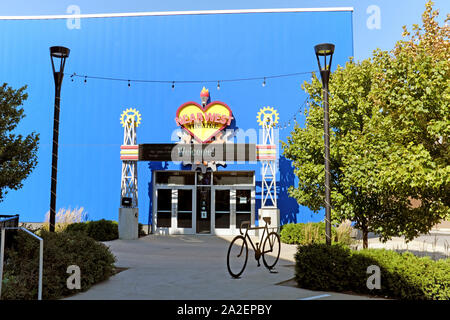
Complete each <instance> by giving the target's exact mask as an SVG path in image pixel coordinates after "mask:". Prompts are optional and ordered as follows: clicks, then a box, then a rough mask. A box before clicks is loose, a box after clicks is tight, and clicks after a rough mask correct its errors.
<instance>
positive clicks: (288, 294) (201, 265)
mask: <svg viewBox="0 0 450 320" xmlns="http://www.w3.org/2000/svg"><path fill="white" fill-rule="evenodd" d="M231 239H232V237H216V236H208V235H193V236H191V235H179V236H159V235H149V236H146V237H143V238H140V239H138V240H128V241H127V240H115V241H110V242H106V244H107V245H108V246H109V247H110V248H111V251H112V252H113V253H114V255H115V256H116V257H117V262H116V266H117V267H121V268H128V269H127V270H125V271H122V272H120V273H118V274H116V275H115V276H113V277H111V278H110V279H108V280H107V281H105V282H102V283H100V284H97V285H95V286H93V287H92V288H91V289H89V290H88V291H86V292H82V293H79V294H77V295H74V296H71V297H69V298H67V299H93V300H108V299H119V300H123V299H133V300H139V299H162V300H178V299H180V300H200V299H202V300H230V299H236V300H245V299H261V300H264V299H281V300H296V299H299V300H300V299H323V300H327V299H333V300H336V299H369V298H368V297H365V296H356V295H347V294H340V293H329V292H319V291H311V290H305V289H300V288H296V287H293V286H288V285H279V284H280V283H282V282H286V281H288V280H290V279H292V278H293V277H294V254H295V251H296V246H295V245H285V244H282V249H281V257H280V258H281V259H280V261H279V262H278V264H277V271H278V273H270V272H269V271H268V270H267V269H266V268H265V267H264V266H263V264H262V261H261V267H259V268H258V267H256V261H255V260H254V258H253V251H251V250H250V251H249V258H248V263H247V267H246V269H245V271H244V273H243V275H242V277H241V278H240V279H233V278H232V277H230V275H229V274H228V271H227V267H226V255H227V250H228V245H229V241H230V240H231ZM81 276H83V275H81ZM291 283H292V281H291Z"/></svg>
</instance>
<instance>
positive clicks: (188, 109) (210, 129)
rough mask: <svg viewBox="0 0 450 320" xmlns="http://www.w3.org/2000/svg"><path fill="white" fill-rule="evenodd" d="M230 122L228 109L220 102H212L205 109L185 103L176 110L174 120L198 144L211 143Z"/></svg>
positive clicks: (194, 103) (194, 104)
mask: <svg viewBox="0 0 450 320" xmlns="http://www.w3.org/2000/svg"><path fill="white" fill-rule="evenodd" d="M232 120H233V116H232V114H231V109H230V107H228V106H227V105H226V104H225V103H223V102H220V101H213V102H211V103H209V104H208V105H206V106H205V107H202V106H201V105H199V104H198V103H196V102H192V101H191V102H186V103H184V104H182V105H181V106H180V107H179V108H178V110H177V116H176V118H175V122H176V123H177V125H179V126H181V127H182V128H183V129H184V130H186V131H187V132H188V133H189V134H190V135H191V136H193V137H194V139H195V140H197V141H198V142H200V143H206V142H209V141H211V139H212V138H213V137H215V136H216V135H217V134H218V133H219V131H220V130H223V129H224V128H226V127H227V126H229V125H230V124H231V121H232Z"/></svg>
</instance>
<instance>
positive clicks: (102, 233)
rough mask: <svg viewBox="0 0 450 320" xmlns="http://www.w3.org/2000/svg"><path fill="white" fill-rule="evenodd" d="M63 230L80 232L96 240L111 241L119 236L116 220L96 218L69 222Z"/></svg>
mask: <svg viewBox="0 0 450 320" xmlns="http://www.w3.org/2000/svg"><path fill="white" fill-rule="evenodd" d="M64 232H66V233H67V232H68V233H71V232H82V233H84V234H86V235H88V236H89V237H91V238H93V239H95V240H97V241H111V240H115V239H118V238H119V225H118V223H117V222H116V221H111V220H105V219H102V220H97V221H87V222H76V223H71V224H69V225H68V226H67V227H66V229H65V230H64Z"/></svg>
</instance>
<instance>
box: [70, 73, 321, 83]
mask: <svg viewBox="0 0 450 320" xmlns="http://www.w3.org/2000/svg"><path fill="white" fill-rule="evenodd" d="M314 72H317V71H305V72H296V73H286V74H278V75H272V76H263V77H250V78H235V79H225V80H223V79H222V80H208V79H206V80H179V81H178V80H177V81H176V82H178V83H217V85H218V87H220V82H241V81H254V80H263V82H262V85H263V86H265V85H266V83H267V82H266V81H267V79H274V78H285V77H294V76H299V75H305V74H312V73H314ZM65 75H70V74H66V73H65ZM71 77H83V78H84V79H85V80H86V79H87V78H90V79H97V80H109V81H123V82H131V81H133V82H145V83H172V85H173V84H174V83H175V81H174V80H145V79H127V78H112V77H101V76H88V75H84V76H81V75H77V74H76V73H75V72H74V73H73V74H72V75H71ZM85 82H86V81H85ZM173 87H174V86H173Z"/></svg>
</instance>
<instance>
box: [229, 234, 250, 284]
mask: <svg viewBox="0 0 450 320" xmlns="http://www.w3.org/2000/svg"><path fill="white" fill-rule="evenodd" d="M247 259H248V246H247V241H246V240H245V238H244V237H243V236H236V237H235V238H234V239H233V241H231V243H230V247H229V248H228V254H227V267H228V272H229V273H230V274H231V276H232V277H233V278H239V276H240V275H241V274H242V272H244V269H245V266H246V265H247Z"/></svg>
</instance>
